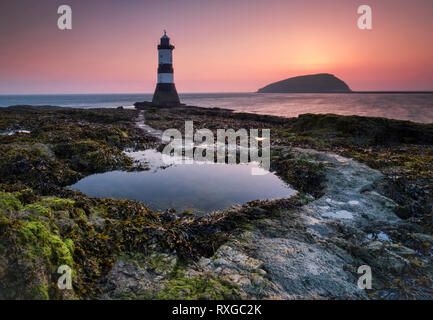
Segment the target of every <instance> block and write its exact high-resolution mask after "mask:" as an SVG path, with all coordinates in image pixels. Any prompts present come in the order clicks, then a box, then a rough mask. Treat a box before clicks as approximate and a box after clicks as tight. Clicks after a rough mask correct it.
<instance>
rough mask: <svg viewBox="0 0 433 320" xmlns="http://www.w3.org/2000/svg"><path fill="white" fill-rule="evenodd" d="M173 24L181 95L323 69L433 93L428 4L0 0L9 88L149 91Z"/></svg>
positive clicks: (0, 83)
mask: <svg viewBox="0 0 433 320" xmlns="http://www.w3.org/2000/svg"><path fill="white" fill-rule="evenodd" d="M62 4H68V5H70V6H71V8H72V30H59V29H58V27H57V20H58V18H59V17H60V15H59V14H58V13H57V9H58V7H59V6H60V5H62ZM362 4H368V5H370V7H371V8H372V13H373V29H372V30H360V29H359V28H358V26H357V20H358V17H359V16H360V15H359V14H358V13H357V8H358V7H359V6H360V5H362ZM164 29H166V30H167V34H168V36H169V37H170V38H171V42H172V43H173V44H174V45H175V46H176V48H175V50H174V51H173V59H174V62H173V67H174V78H175V83H176V87H177V90H178V91H179V92H180V93H187V92H188V93H191V92H252V91H256V90H257V89H258V88H260V87H263V86H265V85H266V84H269V83H271V82H274V81H278V80H282V79H285V78H289V77H292V76H297V75H303V74H314V73H322V72H325V73H332V74H335V75H336V76H337V77H339V78H341V79H342V80H344V81H345V82H346V83H347V84H348V85H349V86H350V87H351V89H352V90H357V91H363V90H372V91H376V90H377V91H380V90H433V32H432V30H433V1H431V0H363V1H356V0H212V1H209V0H165V1H164V0H159V1H156V0H151V1H146V0H128V1H121V0H61V1H57V0H44V1H35V0H2V1H1V2H0V94H43V93H52V94H56V93H151V92H153V91H154V88H155V83H156V74H157V64H158V62H157V48H156V46H157V43H158V42H159V38H160V37H161V36H162V34H163V30H164Z"/></svg>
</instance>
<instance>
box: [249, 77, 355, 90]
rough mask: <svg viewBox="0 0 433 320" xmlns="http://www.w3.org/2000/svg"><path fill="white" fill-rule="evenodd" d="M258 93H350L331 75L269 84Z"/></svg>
mask: <svg viewBox="0 0 433 320" xmlns="http://www.w3.org/2000/svg"><path fill="white" fill-rule="evenodd" d="M257 92H258V93H328V92H330V93H340V92H344V93H347V92H352V90H351V89H350V88H349V86H348V85H347V84H346V83H345V82H344V81H343V80H341V79H338V78H337V77H336V76H334V75H333V74H329V73H319V74H312V75H304V76H298V77H293V78H288V79H285V80H281V81H277V82H274V83H271V84H269V85H267V86H265V87H263V88H261V89H259V90H258V91H257Z"/></svg>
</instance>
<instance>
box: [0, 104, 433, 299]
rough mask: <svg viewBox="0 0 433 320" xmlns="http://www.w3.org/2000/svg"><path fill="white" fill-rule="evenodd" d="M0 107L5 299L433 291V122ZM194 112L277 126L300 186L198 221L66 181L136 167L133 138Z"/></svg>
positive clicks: (281, 170) (277, 160) (277, 146)
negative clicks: (61, 281) (65, 268)
mask: <svg viewBox="0 0 433 320" xmlns="http://www.w3.org/2000/svg"><path fill="white" fill-rule="evenodd" d="M180 111H182V112H183V113H182V112H180ZM0 112H1V117H0V131H2V132H3V131H10V130H15V131H16V133H15V134H13V135H1V136H0V148H1V151H2V152H1V154H0V190H1V191H0V298H3V299H5V298H7V299H255V298H269V299H407V298H409V299H413V298H429V299H431V298H432V297H433V292H432V275H433V270H432V265H433V264H432V258H433V257H432V255H431V246H432V245H433V240H432V239H433V238H432V231H431V226H432V220H431V212H432V211H431V209H432V208H431V203H432V197H431V190H432V189H431V188H432V181H431V176H432V174H431V156H432V153H431V152H432V151H431V148H432V147H431V145H432V144H433V142H432V141H430V138H429V137H430V136H431V128H430V127H429V125H418V124H413V123H408V122H393V121H389V120H386V121H385V120H381V119H376V118H363V119H361V120H359V119H358V118H357V117H339V116H332V115H318V116H311V115H310V116H307V117H299V118H296V119H284V118H278V117H269V116H259V115H249V114H235V113H232V112H231V111H229V110H223V109H202V108H197V107H193V108H190V109H185V107H179V108H170V109H162V110H154V109H152V108H145V109H144V110H142V111H141V112H142V113H141V114H142V117H143V118H138V117H139V116H141V115H140V113H139V112H138V111H136V110H127V109H112V110H111V109H110V110H107V109H104V110H99V109H94V110H77V109H68V108H56V107H49V106H47V107H28V106H18V107H14V108H5V109H4V110H0ZM335 117H337V118H335ZM137 118H138V119H139V120H140V119H144V121H145V124H144V125H145V127H143V126H141V127H140V126H138V127H137V125H136V121H137ZM185 119H188V120H194V124H195V126H196V128H205V127H207V128H210V129H212V130H216V129H217V128H233V129H238V128H245V127H246V128H271V129H272V141H271V144H272V154H271V167H272V169H273V170H275V172H276V173H277V174H278V175H279V176H280V177H281V178H282V179H284V180H285V181H286V182H288V183H290V184H291V185H293V186H294V187H295V188H296V189H297V190H298V191H299V193H298V194H297V195H296V196H294V197H292V198H290V199H280V200H275V201H253V202H250V203H248V204H244V205H239V206H234V207H233V208H231V209H228V210H225V211H223V212H215V213H213V214H210V215H208V216H204V217H197V216H194V215H191V214H177V213H175V212H172V211H170V210H167V211H165V212H152V211H151V210H149V209H148V208H146V207H145V206H144V205H142V204H140V203H138V202H135V201H131V200H114V199H92V198H88V197H86V196H85V195H83V194H81V193H78V192H74V191H72V190H69V189H67V188H65V187H64V186H65V185H68V184H69V183H70V182H71V181H76V180H77V179H79V178H81V177H83V176H85V175H88V174H91V173H94V172H103V171H107V170H112V169H113V168H122V169H124V170H131V169H133V168H132V167H133V163H132V159H130V158H128V157H127V156H126V154H125V153H124V152H123V150H125V149H127V148H132V149H134V148H143V149H145V148H148V147H149V146H153V147H154V146H155V145H156V146H157V145H158V143H159V142H158V134H159V133H160V132H161V131H158V130H164V129H166V128H178V129H180V130H183V128H182V126H183V123H184V120H185ZM140 122H141V120H140ZM360 123H361V125H360ZM384 124H385V125H384ZM365 128H367V130H365ZM398 128H402V130H398ZM20 130H26V131H29V133H27V132H26V133H24V132H19V131H20ZM386 130H388V131H386ZM387 134H388V135H387ZM379 136H383V137H386V138H383V139H382V140H381V141H380V142H381V143H378V140H379V139H378V137H379ZM421 136H422V138H420V139H418V140H419V141H418V142H417V138H416V137H421ZM317 150H320V151H317ZM62 264H66V265H70V266H71V267H72V268H73V270H74V277H73V289H72V290H59V289H58V287H57V285H56V283H57V279H58V277H59V274H57V268H58V267H59V266H60V265H62ZM361 265H368V266H370V267H371V270H372V276H373V286H372V289H371V290H361V289H359V288H358V286H357V281H358V279H359V276H360V274H358V267H359V266H361ZM18 273H19V274H20V275H22V277H18V276H17V274H18Z"/></svg>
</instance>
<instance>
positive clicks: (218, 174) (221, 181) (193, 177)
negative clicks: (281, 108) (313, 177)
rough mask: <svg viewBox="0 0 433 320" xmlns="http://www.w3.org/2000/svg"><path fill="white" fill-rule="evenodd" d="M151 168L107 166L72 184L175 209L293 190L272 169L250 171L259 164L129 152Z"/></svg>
mask: <svg viewBox="0 0 433 320" xmlns="http://www.w3.org/2000/svg"><path fill="white" fill-rule="evenodd" d="M128 155H129V156H131V157H132V158H133V159H135V160H136V161H138V162H141V163H145V164H146V165H147V167H148V169H149V170H146V171H138V172H126V171H111V172H106V173H102V174H94V175H91V176H88V177H86V178H84V179H82V180H80V181H79V182H77V183H76V184H74V185H72V186H70V188H72V189H76V190H79V191H81V192H83V193H85V194H87V195H88V196H92V197H100V198H120V199H131V200H137V201H140V202H142V203H144V204H146V205H148V206H149V207H150V208H151V209H153V210H165V209H168V208H174V209H176V211H177V212H182V211H187V210H191V211H193V212H197V213H202V214H204V213H206V212H211V211H215V210H222V209H226V208H228V207H230V206H232V205H234V204H243V203H246V202H248V201H252V200H259V199H260V200H261V199H276V198H287V197H290V196H292V195H293V194H295V193H296V191H295V190H293V189H292V188H291V187H290V186H289V185H287V184H286V183H284V182H283V181H282V180H281V179H280V178H278V177H277V176H276V175H274V174H273V173H268V174H266V175H252V174H251V169H252V168H254V167H258V164H257V163H247V164H218V163H211V162H203V163H197V162H194V163H192V164H181V165H176V164H173V165H170V166H168V167H167V166H166V164H165V163H164V162H163V161H162V154H161V153H160V152H158V151H156V150H145V151H140V152H130V153H128Z"/></svg>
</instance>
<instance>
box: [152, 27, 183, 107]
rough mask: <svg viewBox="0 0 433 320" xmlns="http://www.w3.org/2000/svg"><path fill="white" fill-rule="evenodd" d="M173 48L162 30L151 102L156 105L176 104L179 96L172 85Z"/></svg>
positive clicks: (178, 102)
mask: <svg viewBox="0 0 433 320" xmlns="http://www.w3.org/2000/svg"><path fill="white" fill-rule="evenodd" d="M173 49H174V46H173V45H171V44H170V38H169V37H167V33H166V31H165V30H164V35H163V36H162V37H161V42H160V44H159V45H158V82H157V84H156V89H155V93H154V94H153V99H152V103H153V104H156V105H178V104H180V100H179V96H178V94H177V91H176V87H175V86H174V78H173Z"/></svg>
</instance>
